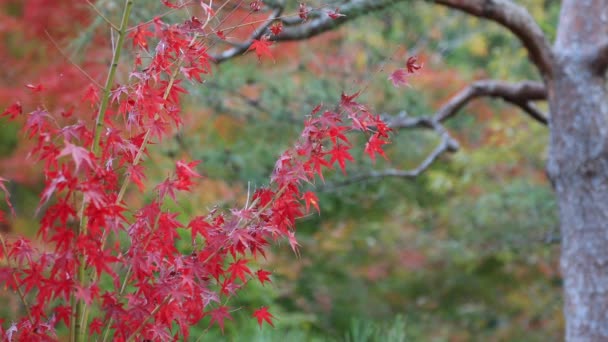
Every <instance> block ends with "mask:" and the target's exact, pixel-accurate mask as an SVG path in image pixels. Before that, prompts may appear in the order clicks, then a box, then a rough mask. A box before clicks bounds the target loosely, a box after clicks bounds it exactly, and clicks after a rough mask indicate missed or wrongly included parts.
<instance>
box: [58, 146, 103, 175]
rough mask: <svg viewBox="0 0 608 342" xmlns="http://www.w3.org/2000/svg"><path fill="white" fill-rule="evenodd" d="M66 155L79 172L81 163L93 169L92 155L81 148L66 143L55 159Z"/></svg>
mask: <svg viewBox="0 0 608 342" xmlns="http://www.w3.org/2000/svg"><path fill="white" fill-rule="evenodd" d="M67 155H70V156H71V157H72V160H74V164H76V170H79V169H80V165H82V164H83V163H85V164H87V165H88V166H89V167H90V168H93V167H94V163H93V158H94V156H93V153H91V152H90V151H89V150H87V149H85V148H83V147H80V146H76V145H73V144H70V143H69V142H67V141H66V142H65V147H64V148H63V150H61V152H60V153H59V154H58V155H57V159H59V158H61V157H63V156H67Z"/></svg>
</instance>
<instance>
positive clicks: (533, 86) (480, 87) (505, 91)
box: [390, 80, 548, 128]
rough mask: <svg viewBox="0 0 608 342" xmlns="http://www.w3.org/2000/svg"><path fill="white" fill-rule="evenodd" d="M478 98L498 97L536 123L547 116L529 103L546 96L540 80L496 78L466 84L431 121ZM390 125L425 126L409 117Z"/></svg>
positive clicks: (544, 121) (447, 116)
mask: <svg viewBox="0 0 608 342" xmlns="http://www.w3.org/2000/svg"><path fill="white" fill-rule="evenodd" d="M479 97H494V98H501V99H503V100H504V101H506V102H509V103H511V104H513V105H516V106H518V107H520V108H521V109H522V110H524V111H525V112H526V113H527V114H528V115H529V116H530V117H532V118H533V119H534V120H536V121H538V122H539V123H541V124H543V125H546V124H547V122H548V119H547V116H546V115H545V114H543V113H541V112H540V110H538V109H537V108H536V107H535V106H534V105H532V104H531V103H530V102H531V101H539V100H545V99H546V98H547V90H546V89H545V86H544V85H543V84H542V83H540V82H532V81H523V82H519V83H509V82H504V81H495V80H484V81H476V82H474V83H473V84H471V85H469V86H467V87H466V88H465V89H463V90H461V91H460V92H459V93H457V94H456V95H454V96H453V97H452V98H451V99H450V100H449V101H448V102H447V103H446V104H445V105H443V106H442V107H441V108H440V109H439V110H438V111H437V112H436V113H435V115H433V118H432V119H431V120H432V121H437V122H443V121H445V120H447V119H449V118H451V117H453V116H454V115H456V114H457V113H458V111H459V110H460V109H462V107H464V106H465V105H466V104H468V103H469V102H470V101H472V100H474V99H476V98H479ZM426 120H428V119H426ZM390 125H391V127H394V128H412V127H425V124H424V121H421V122H418V120H417V118H411V117H405V118H404V117H397V118H395V119H393V120H392V122H390Z"/></svg>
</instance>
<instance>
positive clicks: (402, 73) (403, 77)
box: [388, 57, 422, 87]
mask: <svg viewBox="0 0 608 342" xmlns="http://www.w3.org/2000/svg"><path fill="white" fill-rule="evenodd" d="M421 68H422V65H421V64H418V60H417V59H416V57H410V58H408V59H407V62H406V63H405V68H401V69H397V70H395V71H393V72H392V73H391V74H390V75H389V76H388V79H389V80H390V81H391V82H392V83H393V85H394V86H395V87H400V86H402V85H407V77H408V76H409V75H410V74H413V73H415V72H416V71H418V70H420V69H421Z"/></svg>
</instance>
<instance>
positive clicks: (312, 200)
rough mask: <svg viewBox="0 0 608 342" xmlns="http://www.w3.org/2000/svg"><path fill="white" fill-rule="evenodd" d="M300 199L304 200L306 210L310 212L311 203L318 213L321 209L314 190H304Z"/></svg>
mask: <svg viewBox="0 0 608 342" xmlns="http://www.w3.org/2000/svg"><path fill="white" fill-rule="evenodd" d="M302 199H303V200H304V201H305V202H306V212H307V213H308V212H310V205H311V204H312V205H313V206H314V207H315V208H316V209H317V212H318V213H319V214H320V213H321V210H320V209H319V199H318V198H317V195H315V193H314V192H312V191H306V192H305V193H304V195H302Z"/></svg>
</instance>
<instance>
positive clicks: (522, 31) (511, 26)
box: [215, 0, 554, 79]
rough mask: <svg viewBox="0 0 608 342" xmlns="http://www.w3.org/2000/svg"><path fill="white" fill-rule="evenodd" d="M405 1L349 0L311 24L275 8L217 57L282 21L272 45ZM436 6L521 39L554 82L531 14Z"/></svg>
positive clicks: (316, 14)
mask: <svg viewBox="0 0 608 342" xmlns="http://www.w3.org/2000/svg"><path fill="white" fill-rule="evenodd" d="M400 1H405V0H350V1H348V2H345V3H342V4H340V13H341V14H343V15H344V16H342V17H339V18H336V19H333V18H331V17H330V16H329V14H328V13H327V12H326V11H324V10H315V11H313V13H311V16H310V18H309V20H307V21H302V20H301V19H300V18H298V17H285V18H279V16H280V14H281V13H282V9H283V7H282V6H281V4H275V5H276V6H273V7H274V8H275V9H274V12H273V14H272V15H271V16H270V17H269V18H268V20H267V21H266V22H264V24H262V25H261V26H260V27H259V28H258V29H257V30H256V31H255V32H254V34H253V35H252V36H251V37H250V39H248V40H247V41H246V42H243V43H240V44H238V46H236V47H234V48H232V49H229V50H226V51H224V52H223V53H221V54H219V55H217V56H215V57H216V61H217V62H218V63H221V62H223V61H225V60H228V59H230V58H232V57H235V56H237V55H239V54H242V53H243V52H245V51H247V50H248V49H249V46H251V44H252V43H253V40H254V39H259V38H260V37H261V36H262V35H263V34H264V33H265V32H266V31H267V29H268V27H269V26H270V25H271V24H272V22H273V21H274V20H277V19H280V20H282V21H283V22H284V23H285V24H286V26H285V27H284V29H283V31H282V32H281V34H279V35H278V36H274V35H273V36H270V40H273V41H294V40H303V39H308V38H311V37H313V36H316V35H319V34H321V33H324V32H326V31H329V30H332V29H334V28H336V27H338V26H340V25H342V24H344V23H346V22H348V21H350V20H353V19H356V18H358V17H360V16H362V15H366V14H369V13H370V12H373V11H377V10H381V9H384V8H387V7H389V6H391V5H393V4H395V3H397V2H400ZM429 1H432V2H434V3H436V4H439V5H443V6H446V7H450V8H453V9H457V10H460V11H463V12H466V13H469V14H471V15H474V16H477V17H480V18H485V19H488V20H492V21H494V22H497V23H498V24H500V25H502V26H504V27H505V28H507V29H508V30H510V31H511V32H512V33H513V34H515V36H517V37H518V38H519V40H520V41H521V42H522V44H523V45H524V47H525V48H526V49H527V51H528V53H529V55H530V59H531V60H532V62H533V63H534V64H535V65H536V67H537V68H538V70H539V71H540V73H541V75H542V76H543V78H545V79H548V78H551V75H552V73H553V64H554V57H553V51H552V49H551V46H550V44H549V42H548V41H547V39H546V37H545V35H544V33H543V31H542V30H541V28H540V27H539V26H538V24H537V23H536V21H535V20H534V18H533V17H532V16H531V15H530V13H529V12H528V11H527V10H526V9H525V8H524V7H523V6H520V5H518V4H515V3H513V2H512V1H510V0H429Z"/></svg>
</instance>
